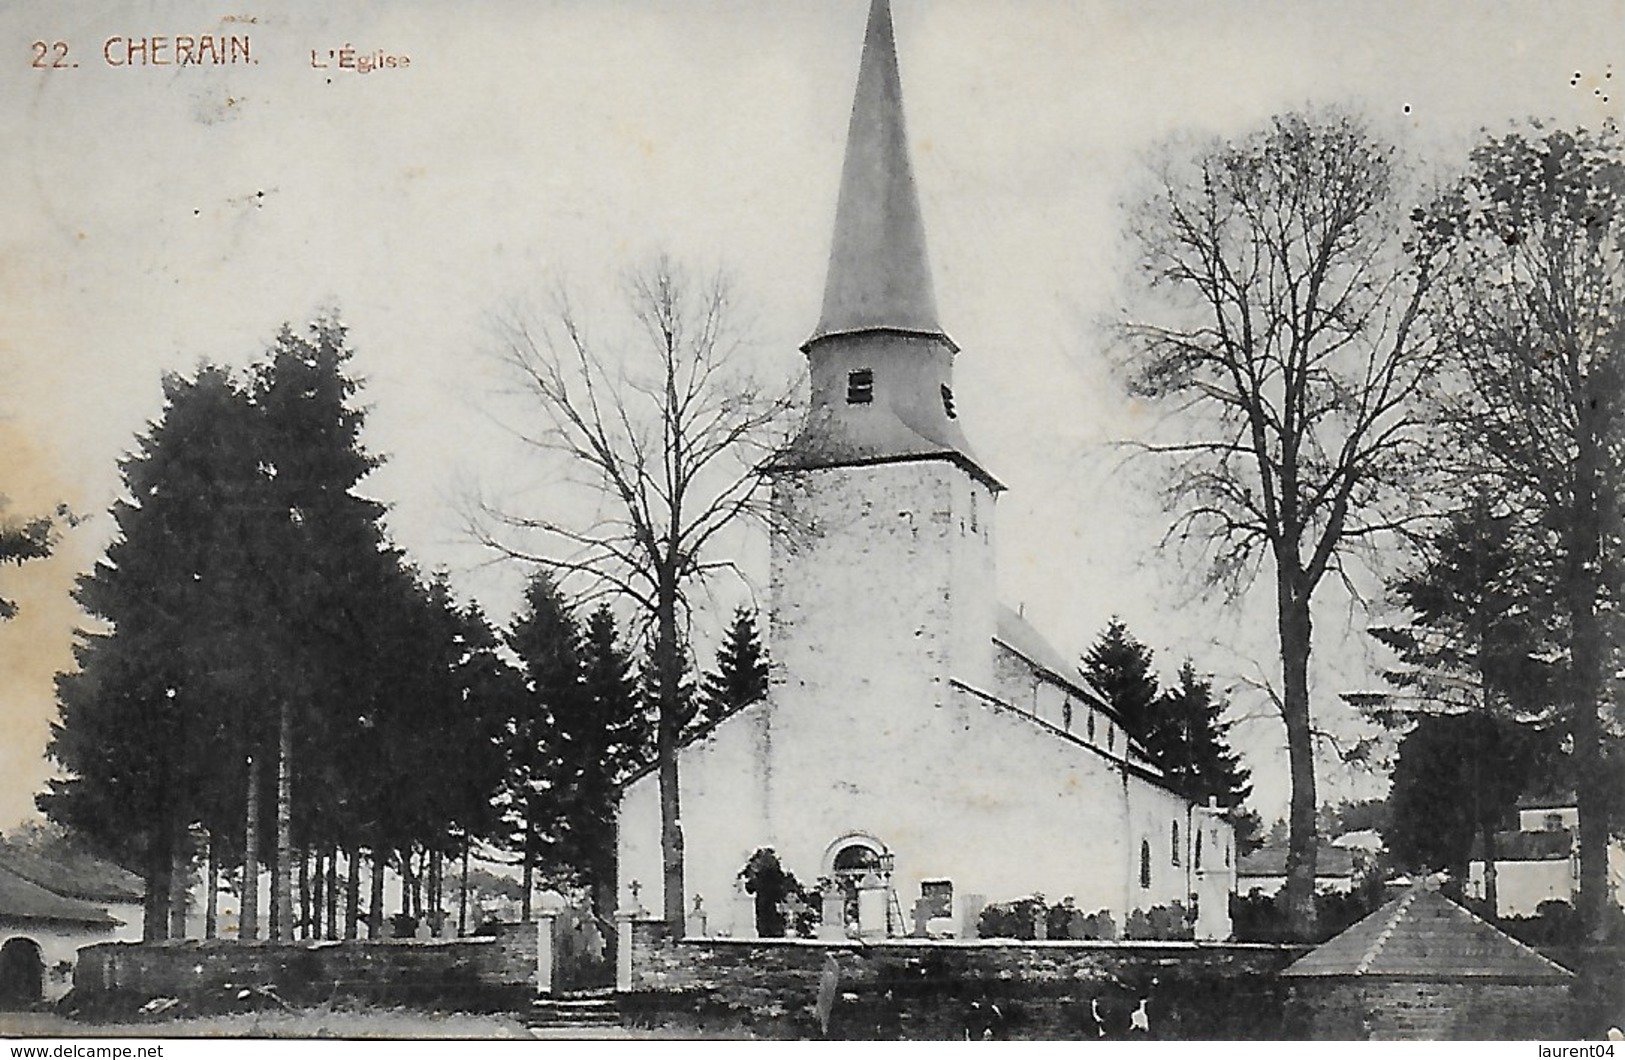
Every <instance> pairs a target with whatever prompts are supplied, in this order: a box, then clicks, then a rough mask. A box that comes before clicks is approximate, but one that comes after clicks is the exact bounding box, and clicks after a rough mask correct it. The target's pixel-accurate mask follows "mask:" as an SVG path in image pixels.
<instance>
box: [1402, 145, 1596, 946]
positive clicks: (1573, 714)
mask: <svg viewBox="0 0 1625 1060" xmlns="http://www.w3.org/2000/svg"><path fill="white" fill-rule="evenodd" d="M1423 232H1424V234H1425V235H1426V237H1428V239H1429V240H1430V241H1436V245H1437V246H1439V247H1441V248H1442V249H1443V250H1444V251H1445V252H1446V253H1447V255H1448V257H1447V261H1448V268H1447V269H1445V270H1443V271H1442V273H1441V277H1442V280H1443V281H1444V282H1441V283H1440V284H1439V285H1438V290H1437V294H1438V297H1437V298H1436V299H1434V301H1433V309H1434V311H1435V312H1436V314H1437V315H1438V318H1439V321H1440V323H1439V326H1438V331H1439V333H1440V334H1441V335H1445V336H1448V337H1449V343H1448V350H1449V353H1450V368H1451V370H1452V372H1453V377H1454V378H1456V379H1459V380H1461V381H1463V382H1464V384H1465V385H1464V386H1462V387H1460V388H1459V389H1458V390H1456V391H1454V392H1453V393H1452V395H1451V400H1449V401H1447V402H1446V403H1445V405H1444V410H1445V418H1446V421H1447V424H1448V426H1449V427H1450V428H1451V429H1452V433H1453V436H1454V439H1455V441H1456V450H1457V452H1459V454H1460V455H1461V457H1462V463H1463V464H1464V465H1465V468H1466V470H1468V471H1470V472H1472V473H1475V474H1477V475H1479V476H1481V477H1482V478H1483V479H1484V481H1485V482H1486V483H1487V485H1488V488H1490V489H1491V490H1493V491H1494V492H1495V494H1496V495H1497V496H1500V497H1503V498H1506V499H1507V500H1508V501H1509V502H1510V503H1511V504H1513V505H1514V506H1515V507H1516V508H1517V509H1518V510H1519V511H1520V512H1522V513H1524V514H1525V516H1526V518H1527V519H1528V521H1529V522H1530V523H1531V524H1532V525H1533V526H1535V527H1536V528H1538V529H1537V532H1536V533H1534V534H1530V535H1526V538H1527V544H1526V545H1525V550H1524V553H1523V556H1522V558H1523V559H1524V561H1525V562H1526V563H1527V564H1528V565H1529V566H1530V567H1531V568H1533V569H1534V570H1536V571H1537V575H1536V580H1537V581H1538V582H1539V583H1540V586H1541V589H1540V590H1537V591H1544V593H1545V594H1548V599H1549V600H1550V601H1551V602H1552V603H1554V604H1555V610H1556V612H1557V615H1558V617H1559V621H1558V622H1557V623H1556V627H1557V629H1558V630H1559V638H1558V639H1559V640H1561V641H1563V642H1564V643H1562V644H1561V645H1560V655H1561V656H1562V658H1561V660H1560V661H1561V663H1562V669H1563V670H1564V671H1566V672H1565V674H1564V679H1563V681H1562V685H1563V687H1562V688H1561V689H1560V692H1559V695H1558V697H1557V698H1558V699H1559V701H1561V702H1563V703H1564V706H1565V709H1564V710H1563V712H1562V713H1563V715H1564V718H1563V721H1564V723H1565V726H1564V728H1565V731H1566V734H1567V735H1568V736H1569V737H1570V738H1571V742H1572V746H1573V750H1572V755H1573V757H1572V762H1573V776H1574V782H1575V789H1576V791H1575V794H1576V797H1577V800H1578V804H1579V809H1580V826H1579V832H1580V903H1579V904H1580V908H1581V911H1582V912H1583V914H1584V918H1585V922H1586V924H1587V926H1588V928H1589V929H1590V930H1591V931H1592V932H1593V933H1594V935H1596V936H1597V937H1598V938H1600V937H1601V936H1602V935H1603V933H1604V932H1605V930H1606V928H1607V925H1608V918H1607V917H1606V916H1605V914H1606V912H1607V910H1608V906H1609V904H1610V900H1609V897H1608V894H1609V884H1608V876H1607V873H1608V869H1607V847H1608V836H1609V833H1610V827H1611V824H1612V823H1613V822H1610V820H1609V810H1610V806H1611V804H1612V803H1613V801H1614V799H1613V797H1612V796H1613V793H1614V791H1615V790H1617V787H1618V784H1619V781H1618V778H1617V777H1610V776H1609V769H1608V762H1607V760H1606V757H1607V756H1606V755H1605V754H1604V749H1603V745H1604V741H1605V738H1606V736H1607V735H1608V732H1607V730H1608V725H1607V723H1606V720H1605V719H1606V715H1607V713H1608V701H1609V698H1610V694H1609V677H1610V674H1611V673H1613V672H1616V671H1617V669H1618V668H1619V667H1620V665H1621V664H1622V661H1621V659H1620V652H1621V640H1622V639H1625V628H1622V627H1617V626H1616V628H1615V629H1614V630H1612V631H1610V629H1609V628H1608V626H1609V623H1610V622H1614V623H1618V622H1619V621H1620V618H1619V600H1620V597H1621V595H1622V594H1625V565H1622V561H1621V556H1622V554H1625V523H1622V518H1621V509H1620V502H1621V494H1622V492H1625V146H1622V140H1621V138H1620V134H1619V132H1618V131H1617V130H1609V131H1605V132H1603V133H1600V134H1593V133H1587V132H1584V131H1581V132H1566V131H1562V130H1556V131H1551V132H1546V133H1543V134H1529V133H1522V132H1519V133H1511V134H1508V135H1506V136H1502V137H1497V138H1494V139H1491V140H1489V141H1488V142H1486V143H1485V144H1483V145H1482V146H1481V147H1479V148H1478V149H1477V150H1475V151H1474V152H1473V155H1472V160H1471V165H1470V166H1469V168H1468V172H1467V173H1466V175H1465V176H1464V177H1463V178H1462V179H1461V180H1460V181H1459V182H1457V183H1456V184H1455V185H1453V186H1452V187H1450V188H1447V189H1446V190H1445V191H1444V192H1443V193H1442V194H1441V195H1440V196H1439V198H1438V199H1437V201H1435V202H1434V203H1433V204H1432V206H1431V208H1430V209H1429V210H1428V211H1427V215H1426V219H1425V224H1424V226H1423ZM1619 723H1625V717H1620V718H1616V724H1619Z"/></svg>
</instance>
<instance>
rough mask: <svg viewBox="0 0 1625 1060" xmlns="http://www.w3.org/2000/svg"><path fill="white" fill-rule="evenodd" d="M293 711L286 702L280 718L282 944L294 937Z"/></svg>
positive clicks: (276, 901) (278, 932)
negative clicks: (291, 883) (292, 884)
mask: <svg viewBox="0 0 1625 1060" xmlns="http://www.w3.org/2000/svg"><path fill="white" fill-rule="evenodd" d="M292 785H293V707H292V705H291V704H290V703H289V702H288V701H287V700H286V699H284V700H283V701H282V704H281V709H280V710H279V711H278V715H277V755H276V874H275V875H274V876H273V877H272V883H273V885H274V886H273V892H274V894H273V897H272V899H271V913H272V915H273V916H274V917H275V918H276V926H275V928H274V933H275V936H276V938H277V940H278V941H279V942H286V941H288V940H289V939H291V938H292V937H293V924H292V921H293V891H292V888H290V887H289V883H290V875H291V873H292V871H293V805H292V795H293V790H292Z"/></svg>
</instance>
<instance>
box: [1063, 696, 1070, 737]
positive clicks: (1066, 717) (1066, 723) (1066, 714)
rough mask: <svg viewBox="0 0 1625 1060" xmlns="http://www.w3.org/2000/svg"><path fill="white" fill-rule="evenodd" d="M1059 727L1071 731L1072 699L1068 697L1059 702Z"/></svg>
mask: <svg viewBox="0 0 1625 1060" xmlns="http://www.w3.org/2000/svg"><path fill="white" fill-rule="evenodd" d="M1061 728H1063V729H1065V730H1066V731H1067V732H1071V731H1072V701H1071V700H1070V699H1069V700H1067V701H1066V702H1065V703H1062V704H1061Z"/></svg>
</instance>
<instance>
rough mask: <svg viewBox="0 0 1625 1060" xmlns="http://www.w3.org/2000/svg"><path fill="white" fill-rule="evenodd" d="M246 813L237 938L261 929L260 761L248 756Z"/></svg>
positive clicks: (256, 934) (256, 933)
mask: <svg viewBox="0 0 1625 1060" xmlns="http://www.w3.org/2000/svg"><path fill="white" fill-rule="evenodd" d="M246 801H247V803H248V812H247V814H245V817H246V820H245V821H244V822H243V893H242V895H241V898H242V905H241V907H240V911H239V913H238V915H237V941H239V942H243V941H247V940H249V939H255V938H258V937H259V931H260V763H259V759H257V758H255V757H254V756H253V755H249V756H248V792H247V799H246Z"/></svg>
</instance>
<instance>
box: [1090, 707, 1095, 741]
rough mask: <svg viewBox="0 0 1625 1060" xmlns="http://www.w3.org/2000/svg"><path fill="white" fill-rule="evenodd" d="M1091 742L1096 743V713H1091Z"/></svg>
mask: <svg viewBox="0 0 1625 1060" xmlns="http://www.w3.org/2000/svg"><path fill="white" fill-rule="evenodd" d="M1089 742H1090V743H1094V742H1095V712H1094V711H1092V710H1091V711H1090V712H1089Z"/></svg>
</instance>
